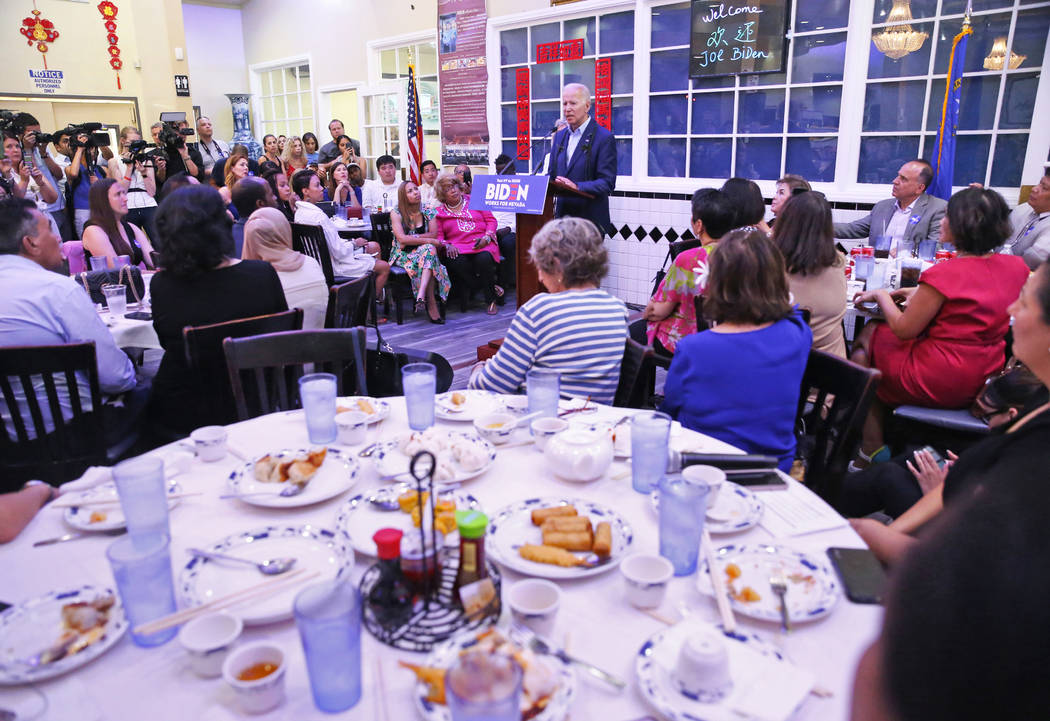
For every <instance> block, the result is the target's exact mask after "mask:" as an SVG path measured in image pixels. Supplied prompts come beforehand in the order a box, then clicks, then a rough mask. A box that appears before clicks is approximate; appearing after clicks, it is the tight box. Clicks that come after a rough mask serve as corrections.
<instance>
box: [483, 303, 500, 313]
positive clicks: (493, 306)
mask: <svg viewBox="0 0 1050 721" xmlns="http://www.w3.org/2000/svg"><path fill="white" fill-rule="evenodd" d="M485 312H486V313H488V314H489V315H496V314H497V313H499V307H498V306H497V305H496V303H489V307H488V310H486V311H485Z"/></svg>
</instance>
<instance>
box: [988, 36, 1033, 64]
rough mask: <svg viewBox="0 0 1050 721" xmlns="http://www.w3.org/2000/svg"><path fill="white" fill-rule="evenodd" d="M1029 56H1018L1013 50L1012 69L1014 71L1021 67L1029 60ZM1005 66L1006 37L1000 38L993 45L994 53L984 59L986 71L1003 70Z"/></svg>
mask: <svg viewBox="0 0 1050 721" xmlns="http://www.w3.org/2000/svg"><path fill="white" fill-rule="evenodd" d="M1027 57H1028V56H1027V55H1018V54H1017V53H1015V52H1014V51H1013V50H1011V51H1010V65H1009V67H1010V69H1011V70H1014V69H1016V68H1017V67H1018V66H1020V65H1021V63H1023V62H1024V61H1025V58H1027ZM1003 65H1006V36H1003V35H1001V36H999V37H997V38H996V39H995V41H994V42H993V43H992V51H991V52H990V53H988V57H986V58H985V59H984V69H985V70H1002V69H1003Z"/></svg>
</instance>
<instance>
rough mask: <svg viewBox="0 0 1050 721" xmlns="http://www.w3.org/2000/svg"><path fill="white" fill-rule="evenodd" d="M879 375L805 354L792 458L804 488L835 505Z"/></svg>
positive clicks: (832, 357) (817, 354)
mask: <svg viewBox="0 0 1050 721" xmlns="http://www.w3.org/2000/svg"><path fill="white" fill-rule="evenodd" d="M881 378H882V373H881V372H880V371H878V370H876V369H874V368H865V367H864V366H861V365H857V364H856V363H853V362H851V361H848V360H845V359H843V358H839V357H838V356H835V355H831V354H830V353H825V352H823V351H819V350H810V352H809V361H808V362H807V363H806V371H805V373H803V375H802V387H801V392H800V394H799V398H798V414H797V415H796V417H795V433H796V436H797V438H798V450H797V451H796V456H797V457H799V458H801V459H802V460H803V461H804V463H805V466H806V475H805V483H806V485H807V486H809V487H810V488H811V489H812V490H813V491H814V492H815V493H817V494H819V495H820V496H821V497H822V498H823V499H824V500H826V501H827V502H828V503H830V504H832V505H835V502H836V501H837V499H838V495H839V490H840V489H841V487H842V477H843V475H845V473H846V471H847V468H848V466H849V462H850V460H851V459H852V458H853V457H854V456H855V455H856V453H857V449H858V448H860V440H861V429H862V427H863V425H864V419H865V418H866V417H867V415H868V408H869V407H870V406H871V402H872V400H874V398H875V390H876V389H877V388H878V385H879V380H880V379H881Z"/></svg>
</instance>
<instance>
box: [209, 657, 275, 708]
mask: <svg viewBox="0 0 1050 721" xmlns="http://www.w3.org/2000/svg"><path fill="white" fill-rule="evenodd" d="M284 666H285V658H284V651H282V650H281V648H280V646H275V645H274V644H272V643H268V642H266V641H260V642H258V643H251V644H246V645H244V646H241V647H239V648H237V649H235V650H234V651H233V652H232V653H231V654H230V655H229V656H227V657H226V661H225V662H224V663H223V665H222V677H223V678H224V679H226V683H228V684H229V685H230V686H231V687H233V690H234V691H236V692H237V701H238V703H239V704H240V707H241V710H242V711H244V712H245V713H262V712H263V711H269V710H270V709H272V708H275V707H277V706H279V705H280V704H281V702H282V701H284Z"/></svg>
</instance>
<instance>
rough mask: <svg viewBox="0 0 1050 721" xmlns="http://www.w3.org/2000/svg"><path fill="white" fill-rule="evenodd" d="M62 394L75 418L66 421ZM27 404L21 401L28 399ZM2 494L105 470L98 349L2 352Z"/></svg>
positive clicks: (61, 347) (59, 347)
mask: <svg viewBox="0 0 1050 721" xmlns="http://www.w3.org/2000/svg"><path fill="white" fill-rule="evenodd" d="M60 394H61V396H62V397H63V399H65V398H67V397H68V405H69V411H70V412H71V414H72V415H71V416H70V418H69V419H68V420H64V421H62V420H60V422H58V423H54V419H62V417H63V414H62V409H61V403H60ZM23 395H24V399H25V400H24V403H19V402H18V399H19V398H21V397H23ZM0 405H2V406H3V409H4V413H3V414H2V415H3V417H5V418H6V419H7V420H5V421H0V492H5V491H13V490H17V489H18V488H20V487H21V485H22V484H23V483H24V482H25V481H28V480H30V479H32V478H38V479H41V480H45V481H48V482H49V483H64V482H65V481H70V480H72V479H74V478H77V477H78V476H80V475H82V474H83V473H84V471H85V470H87V468H88V466H93V465H105V464H106V446H105V441H104V438H103V433H102V431H103V429H102V423H101V422H100V417H101V413H100V412H99V411H98V409H101V408H102V394H101V391H100V390H99V380H98V364H97V362H96V359H95V343H94V341H90V342H87V343H70V344H67V345H46V346H10V347H7V348H0Z"/></svg>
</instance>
